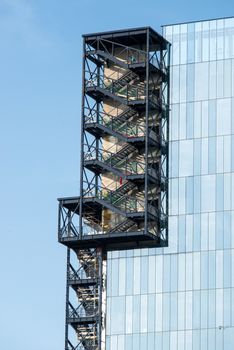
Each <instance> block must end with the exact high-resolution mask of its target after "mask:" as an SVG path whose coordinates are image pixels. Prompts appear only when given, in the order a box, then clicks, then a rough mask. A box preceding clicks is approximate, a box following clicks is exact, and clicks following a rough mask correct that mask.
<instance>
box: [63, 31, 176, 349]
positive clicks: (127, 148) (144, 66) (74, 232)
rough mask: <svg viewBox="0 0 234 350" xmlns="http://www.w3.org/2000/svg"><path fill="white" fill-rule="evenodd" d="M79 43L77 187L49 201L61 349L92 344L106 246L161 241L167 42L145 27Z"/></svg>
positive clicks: (97, 331) (100, 332) (99, 325)
mask: <svg viewBox="0 0 234 350" xmlns="http://www.w3.org/2000/svg"><path fill="white" fill-rule="evenodd" d="M83 49H84V54H83V88H82V92H83V93H82V128H81V173H80V188H81V192H80V196H79V197H72V198H61V199H59V231H58V233H59V241H60V242H61V243H63V244H65V245H66V246H67V247H68V262H67V300H66V335H65V349H66V350H68V349H69V350H70V349H71V350H74V349H79V350H101V349H104V348H105V342H104V340H105V337H104V334H105V324H104V319H105V310H104V309H105V308H104V307H103V305H104V299H105V283H104V279H105V278H104V272H103V266H104V260H105V252H106V250H108V249H112V250H113V249H132V248H137V247H157V246H158V247H162V246H166V245H167V242H168V228H167V226H168V223H167V216H168V136H169V120H168V116H169V60H170V45H169V43H168V42H167V41H166V40H165V39H163V38H162V37H161V36H160V35H159V34H157V33H156V32H155V31H153V30H152V29H151V28H149V27H146V28H139V29H133V30H127V31H117V32H113V33H98V34H91V35H85V36H84V48H83ZM71 250H72V251H74V252H75V253H76V256H77V261H78V268H75V267H74V266H73V264H72V263H71V261H70V254H71ZM70 289H72V290H74V291H75V293H76V301H77V302H76V305H74V302H71V300H70ZM70 329H74V330H75V334H76V338H75V339H76V340H75V341H74V340H73V341H71V337H70Z"/></svg>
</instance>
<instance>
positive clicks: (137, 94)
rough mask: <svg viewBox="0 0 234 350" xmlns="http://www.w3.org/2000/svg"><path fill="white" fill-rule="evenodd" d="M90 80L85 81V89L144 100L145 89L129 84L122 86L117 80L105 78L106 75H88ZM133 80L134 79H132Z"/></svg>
mask: <svg viewBox="0 0 234 350" xmlns="http://www.w3.org/2000/svg"><path fill="white" fill-rule="evenodd" d="M86 73H88V74H90V79H85V87H101V88H103V89H105V90H107V91H110V92H111V93H112V94H114V95H117V96H120V97H123V98H126V99H127V100H129V99H136V100H145V97H146V87H145V85H144V86H143V87H141V86H140V87H139V86H136V85H134V84H131V83H125V84H122V83H120V82H119V81H118V80H121V77H120V78H119V79H117V80H115V79H113V78H110V77H107V76H106V75H103V76H100V75H99V74H97V73H90V72H89V71H86ZM134 79H135V78H134Z"/></svg>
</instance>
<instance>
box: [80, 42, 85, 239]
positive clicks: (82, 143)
mask: <svg viewBox="0 0 234 350" xmlns="http://www.w3.org/2000/svg"><path fill="white" fill-rule="evenodd" d="M85 60H86V51H85V38H83V60H82V101H81V130H80V135H81V136H80V140H81V152H80V208H79V215H80V217H79V234H80V239H82V236H83V227H82V211H83V171H84V99H85Z"/></svg>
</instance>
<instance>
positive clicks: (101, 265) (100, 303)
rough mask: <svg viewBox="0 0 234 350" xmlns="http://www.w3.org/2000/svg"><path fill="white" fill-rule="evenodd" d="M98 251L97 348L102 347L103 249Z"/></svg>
mask: <svg viewBox="0 0 234 350" xmlns="http://www.w3.org/2000/svg"><path fill="white" fill-rule="evenodd" d="M97 253H98V265H99V266H98V279H99V288H98V291H99V296H98V350H101V348H102V272H103V251H102V248H98V249H97Z"/></svg>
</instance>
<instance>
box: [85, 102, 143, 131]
mask: <svg viewBox="0 0 234 350" xmlns="http://www.w3.org/2000/svg"><path fill="white" fill-rule="evenodd" d="M85 111H86V114H85V117H84V119H85V125H86V126H88V125H89V124H92V123H96V124H99V125H101V126H104V127H106V128H108V129H110V130H111V131H114V132H117V133H119V134H121V135H122V136H125V137H141V136H144V135H145V123H143V125H139V124H137V123H133V122H130V121H125V122H123V121H122V120H118V117H117V116H112V115H110V114H108V113H105V112H98V113H95V114H94V113H93V114H90V113H89V112H90V110H89V109H88V108H86V109H85Z"/></svg>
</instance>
